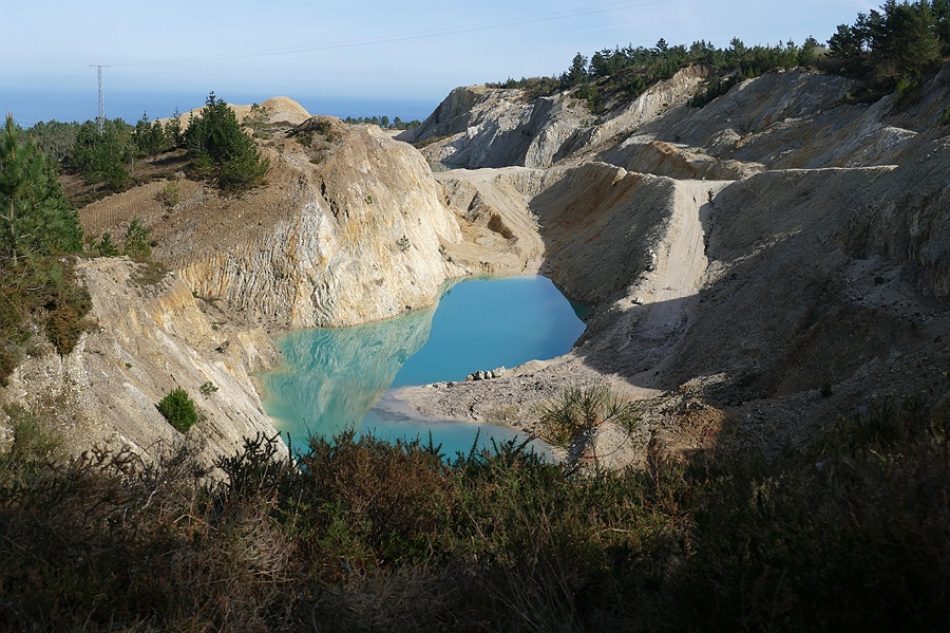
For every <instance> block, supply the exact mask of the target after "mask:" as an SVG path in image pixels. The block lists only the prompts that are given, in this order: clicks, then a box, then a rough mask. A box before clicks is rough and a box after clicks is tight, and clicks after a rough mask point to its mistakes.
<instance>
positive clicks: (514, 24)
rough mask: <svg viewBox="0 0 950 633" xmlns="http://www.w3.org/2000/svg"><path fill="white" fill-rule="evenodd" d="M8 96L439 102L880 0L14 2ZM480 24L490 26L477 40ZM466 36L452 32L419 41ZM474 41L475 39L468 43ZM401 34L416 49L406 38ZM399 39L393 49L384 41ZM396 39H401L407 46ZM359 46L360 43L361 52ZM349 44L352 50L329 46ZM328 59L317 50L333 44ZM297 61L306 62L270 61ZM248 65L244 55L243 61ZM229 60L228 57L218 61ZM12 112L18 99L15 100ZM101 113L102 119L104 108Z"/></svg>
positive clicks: (848, 16)
mask: <svg viewBox="0 0 950 633" xmlns="http://www.w3.org/2000/svg"><path fill="white" fill-rule="evenodd" d="M3 4H4V5H5V6H3V7H2V8H0V35H2V37H0V59H3V60H4V62H5V63H4V64H3V65H2V66H0V107H3V106H4V105H5V103H4V101H5V99H4V94H5V93H8V94H13V93H17V92H24V91H27V92H42V93H49V92H50V91H63V92H66V91H81V92H86V91H88V90H92V91H94V90H95V71H94V70H93V69H91V68H88V67H87V65H88V64H95V63H103V64H113V67H112V68H109V69H107V70H106V87H107V96H108V91H111V92H113V93H124V94H131V93H142V94H147V93H169V92H174V93H176V94H186V93H188V94H190V93H191V92H195V93H196V94H198V95H201V94H205V93H207V91H208V90H210V89H214V90H216V91H217V92H218V93H219V94H222V95H225V96H227V95H228V94H240V95H248V94H253V95H258V94H259V95H269V94H285V95H288V96H292V97H301V98H303V97H314V96H321V97H336V98H359V99H379V100H380V101H387V100H389V101H392V100H396V101H398V100H415V101H420V102H421V101H432V102H433V105H434V103H435V102H437V101H438V100H439V99H440V98H441V97H442V96H444V94H445V93H447V92H448V91H449V90H450V89H451V88H453V87H455V86H458V85H463V84H471V83H479V82H484V81H491V80H500V79H505V78H506V77H508V76H509V75H510V76H514V77H521V76H532V75H549V74H552V73H557V72H560V71H561V70H563V69H564V68H566V66H567V65H568V63H569V62H570V59H571V57H572V56H573V54H574V53H575V52H576V51H583V52H584V53H585V54H590V53H591V52H592V51H594V50H596V49H599V48H604V47H612V46H613V45H614V44H621V45H623V44H627V43H633V44H635V45H639V44H642V45H645V46H651V45H653V44H654V43H655V42H656V40H657V39H658V38H660V37H664V38H666V39H667V41H669V42H670V43H681V42H683V43H689V42H692V41H693V40H696V39H701V38H704V39H707V40H712V41H713V42H714V43H716V44H719V45H725V44H726V43H727V42H728V41H729V39H730V38H731V37H732V36H733V35H738V36H739V37H741V38H742V39H744V40H745V41H746V42H747V43H750V44H751V43H758V42H776V41H779V40H786V39H789V38H791V39H794V40H796V41H801V40H802V39H803V38H805V37H806V36H808V35H814V36H815V37H817V38H818V39H820V40H825V39H827V37H828V36H829V35H830V34H831V33H832V32H833V31H834V28H835V26H836V25H837V24H840V23H842V22H851V21H853V19H854V17H855V15H856V14H857V12H858V11H861V10H867V9H868V8H872V7H873V6H875V4H876V3H873V2H866V1H864V0H795V1H788V0H782V1H778V0H772V1H770V0H735V1H731V2H726V1H721V0H720V1H716V0H654V1H653V2H651V1H650V0H640V2H636V1H633V2H626V3H624V2H622V1H617V0H602V1H595V2H578V1H573V0H545V1H543V2H542V1H538V0H530V1H524V2H511V1H503V0H483V1H482V2H478V3H474V2H472V3H461V2H446V1H445V0H409V1H403V2H399V3H394V2H381V1H362V0H353V1H351V2H343V3H330V2H318V1H312V0H270V1H268V2H262V1H254V0H227V1H225V0H160V1H152V2H148V3H144V2H138V1H135V0H92V1H88V2H77V1H76V0H4V3H3ZM475 29H478V30H475ZM443 31H455V32H454V33H451V34H448V35H443V36H437V37H415V36H416V35H422V34H428V33H433V32H443ZM460 31H467V32H460ZM397 38H404V39H401V40H397ZM384 40H389V41H384ZM394 40H396V41H394ZM355 41H362V42H366V43H364V44H362V45H360V46H347V44H352V43H353V42H355ZM334 44H344V46H342V47H339V48H327V47H328V46H330V45H334ZM321 47H322V48H323V49H322V50H307V49H319V48H321ZM287 50H295V51H297V52H294V53H292V54H275V55H258V54H259V53H270V52H280V51H287ZM238 56H242V57H240V58H236V57H238ZM211 58H214V59H211ZM7 101H9V100H7ZM93 114H94V113H93Z"/></svg>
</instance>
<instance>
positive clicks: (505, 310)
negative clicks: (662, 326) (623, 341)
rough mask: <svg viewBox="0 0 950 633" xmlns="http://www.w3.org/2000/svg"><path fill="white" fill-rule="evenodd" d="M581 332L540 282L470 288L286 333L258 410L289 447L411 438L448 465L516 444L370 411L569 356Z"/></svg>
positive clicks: (506, 435)
mask: <svg viewBox="0 0 950 633" xmlns="http://www.w3.org/2000/svg"><path fill="white" fill-rule="evenodd" d="M583 331H584V323H583V321H581V319H580V318H578V316H577V311H576V310H575V307H574V306H572V305H571V303H570V302H568V300H567V299H565V298H564V296H563V295H562V294H561V293H560V291H559V290H558V289H557V288H556V287H555V286H554V284H552V283H551V282H550V281H549V280H548V279H546V278H544V277H520V278H514V279H476V280H468V281H463V282H461V283H458V284H456V285H454V286H452V287H451V288H449V289H448V290H446V291H445V292H444V293H443V295H442V298H441V300H440V301H439V304H438V306H437V307H436V308H435V309H434V310H428V311H423V312H414V313H411V314H407V315H404V316H401V317H398V318H395V319H391V320H388V321H383V322H380V323H371V324H367V325H362V326H359V327H353V328H340V329H317V330H306V331H300V332H294V333H291V334H289V335H287V336H285V337H284V338H282V339H281V340H280V347H281V350H282V351H283V354H284V365H283V367H282V368H281V369H280V370H279V371H276V372H272V373H268V374H265V375H263V376H262V377H261V378H262V383H263V386H264V388H265V398H264V406H265V408H266V409H267V412H268V413H269V414H270V415H271V416H272V417H274V418H275V419H277V420H278V426H279V428H280V430H281V431H282V432H284V433H288V434H290V436H291V438H292V440H293V442H294V443H295V444H296V445H297V446H301V445H303V444H304V443H305V441H306V438H307V437H309V436H311V435H318V436H322V437H326V438H332V437H333V436H336V435H338V434H339V433H340V432H342V431H344V430H347V429H353V430H354V431H356V433H357V435H362V434H372V435H374V436H376V437H379V438H381V439H385V440H387V441H395V440H397V439H407V440H412V439H416V438H420V439H422V440H423V441H428V439H429V438H430V436H431V438H432V441H433V442H434V443H435V444H437V445H441V446H442V450H443V453H444V454H445V455H447V456H453V455H454V454H455V453H456V452H458V451H467V450H469V449H470V448H471V447H472V444H473V442H474V441H475V439H476V435H478V443H479V445H480V446H485V445H488V444H489V443H490V442H491V440H492V439H494V440H496V441H504V440H507V439H510V438H512V437H514V436H515V433H514V432H513V431H512V430H511V429H506V428H501V427H497V426H492V425H479V424H471V423H458V422H447V421H433V420H426V421H423V420H413V419H408V418H400V417H395V418H394V417H393V416H392V415H391V414H388V413H383V412H382V411H380V410H376V409H374V408H373V407H374V405H375V404H376V403H377V402H378V401H379V399H380V398H381V397H382V396H383V394H385V392H386V391H387V390H388V389H389V388H391V387H401V386H408V385H422V384H428V383H432V382H441V381H448V380H456V381H460V380H464V379H465V376H466V375H468V374H469V373H471V372H473V371H477V370H491V369H495V368H497V367H500V366H505V367H513V366H515V365H519V364H521V363H524V362H526V361H528V360H533V359H548V358H553V357H555V356H559V355H561V354H564V353H566V352H568V351H570V349H571V347H572V345H573V344H574V342H575V341H576V340H577V339H578V337H579V336H580V335H581V333H582V332H583Z"/></svg>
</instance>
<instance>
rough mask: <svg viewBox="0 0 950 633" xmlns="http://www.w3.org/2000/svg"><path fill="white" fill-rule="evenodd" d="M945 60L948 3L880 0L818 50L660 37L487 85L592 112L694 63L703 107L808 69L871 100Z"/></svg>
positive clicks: (809, 42)
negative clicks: (845, 79)
mask: <svg viewBox="0 0 950 633" xmlns="http://www.w3.org/2000/svg"><path fill="white" fill-rule="evenodd" d="M947 56H950V0H917V1H915V2H906V1H905V2H897V0H888V1H887V2H886V3H885V4H884V5H882V6H881V8H880V9H879V10H873V11H870V12H869V13H860V14H858V17H857V19H856V20H855V22H854V24H852V25H840V26H839V27H838V28H837V31H836V33H835V34H834V35H832V36H831V38H830V39H829V40H828V42H827V45H822V44H821V43H819V41H818V40H816V39H815V38H813V37H809V38H807V39H806V40H805V41H804V42H802V43H800V44H797V43H795V42H793V41H788V42H785V43H779V44H775V45H761V44H757V45H752V46H749V45H747V44H746V43H745V42H743V41H742V40H740V39H739V38H733V39H732V41H730V42H729V46H727V47H725V48H720V47H717V46H715V45H714V44H712V43H710V42H707V41H705V40H700V41H697V42H693V43H692V44H690V45H688V46H687V45H684V44H678V45H671V44H669V43H668V42H667V41H666V40H665V39H662V38H661V39H660V40H659V41H658V42H657V43H656V45H655V46H653V47H652V48H648V47H644V46H632V45H630V46H625V47H619V46H618V47H615V48H613V49H610V48H605V49H603V50H599V51H596V52H594V53H593V54H592V55H590V57H588V56H585V55H584V54H582V53H578V54H577V55H576V56H575V57H574V59H573V60H572V61H571V65H570V67H569V68H568V69H567V70H566V71H564V72H563V73H561V75H559V76H555V77H546V78H544V77H542V78H523V79H520V80H515V79H508V80H507V81H505V82H500V83H493V84H488V85H489V87H498V88H525V89H527V90H528V91H529V92H530V93H531V94H532V95H535V96H540V95H550V94H554V93H555V92H558V91H563V90H575V91H576V95H577V96H578V97H580V98H582V99H585V100H586V101H587V102H588V104H589V105H590V108H591V110H592V111H594V112H603V111H604V110H605V109H606V108H608V107H609V106H610V105H614V104H616V103H618V102H621V103H622V102H626V101H630V100H632V99H634V98H636V97H637V96H639V95H640V94H642V93H643V92H644V90H646V89H647V88H648V87H650V86H651V85H653V84H655V83H657V82H659V81H662V80H665V79H669V78H670V77H672V76H673V75H674V74H675V73H676V72H677V71H679V70H682V69H683V68H686V67H688V66H691V65H694V64H698V65H702V66H705V67H706V68H709V69H710V70H712V71H713V72H714V79H713V80H712V81H711V83H710V86H709V87H708V88H707V89H705V90H704V91H703V92H702V93H700V94H698V95H697V96H696V99H695V100H694V102H693V103H694V105H695V106H697V107H699V106H702V105H705V104H706V103H708V102H709V101H711V100H712V99H714V98H716V97H717V96H720V95H722V94H725V93H726V92H728V90H729V89H730V88H731V87H732V86H734V85H736V84H738V83H740V82H741V81H743V80H744V79H750V78H753V77H758V76H759V75H762V74H763V73H766V72H769V71H771V70H775V69H779V68H784V69H789V68H793V67H806V68H815V69H818V70H822V71H825V72H828V73H833V74H842V75H847V76H850V77H856V78H859V79H861V80H862V81H863V82H865V86H866V94H865V95H864V98H866V99H867V98H877V97H880V96H882V95H883V94H886V93H889V92H891V91H892V90H894V89H895V88H900V89H901V90H914V89H918V88H919V86H920V78H921V76H922V75H923V74H926V73H927V72H930V71H932V70H934V68H935V67H936V64H938V63H939V62H940V60H941V59H943V58H945V57H947Z"/></svg>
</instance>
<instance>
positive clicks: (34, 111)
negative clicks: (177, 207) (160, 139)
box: [0, 88, 438, 127]
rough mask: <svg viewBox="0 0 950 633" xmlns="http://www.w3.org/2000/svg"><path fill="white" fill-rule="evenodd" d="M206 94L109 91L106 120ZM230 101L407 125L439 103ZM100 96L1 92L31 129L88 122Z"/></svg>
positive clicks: (198, 102)
mask: <svg viewBox="0 0 950 633" xmlns="http://www.w3.org/2000/svg"><path fill="white" fill-rule="evenodd" d="M206 96H207V95H205V94H197V93H189V94H167V93H155V94H149V93H109V92H107V93H106V95H105V109H106V116H107V117H108V118H110V119H114V118H116V117H121V118H123V119H125V120H126V121H128V122H130V123H134V122H135V121H137V120H138V119H139V117H141V116H142V113H143V112H147V113H148V116H149V118H150V119H157V118H161V117H166V116H169V115H171V114H172V113H173V112H174V111H175V109H176V108H177V109H178V110H179V112H187V111H188V110H191V109H193V108H197V107H200V106H202V105H204V100H205V97H206ZM218 96H219V97H221V98H222V99H224V100H225V101H227V102H229V103H240V104H250V103H260V102H261V101H263V100H265V99H267V98H268V97H273V96H287V97H291V98H293V99H295V100H297V101H298V102H300V104H301V105H303V107H305V108H306V109H307V110H308V111H310V112H312V113H313V114H329V115H333V116H338V117H341V118H342V117H347V116H352V117H360V116H383V115H386V116H388V117H389V118H390V119H393V118H395V117H397V116H398V117H399V118H401V119H403V120H404V121H411V120H413V119H419V120H423V119H425V118H426V117H427V116H429V115H430V114H431V113H432V111H433V110H434V109H435V107H436V106H437V105H438V100H437V99H433V100H421V99H416V100H413V99H406V100H397V99H389V100H382V99H379V100H377V99H372V98H340V97H318V96H306V95H292V94H288V95H269V94H267V95H260V94H258V95H249V94H227V93H220V94H219V95H218ZM97 107H98V106H97V95H96V92H95V91H94V90H93V91H90V92H56V91H47V92H43V91H22V92H15V91H9V90H7V89H5V88H0V114H2V115H5V114H6V113H8V112H12V113H13V116H14V118H15V119H16V121H17V123H19V124H20V125H22V126H24V127H29V126H31V125H33V124H35V123H37V122H38V121H48V120H50V119H56V120H58V121H88V120H92V119H95V118H96V109H97Z"/></svg>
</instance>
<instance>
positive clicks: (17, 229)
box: [0, 116, 82, 267]
mask: <svg viewBox="0 0 950 633" xmlns="http://www.w3.org/2000/svg"><path fill="white" fill-rule="evenodd" d="M80 248H82V229H81V228H80V225H79V218H78V217H77V216H76V212H75V211H74V210H73V209H72V208H71V207H70V205H69V202H67V200H66V196H65V194H64V193H63V188H62V186H61V185H60V184H59V181H58V180H57V179H56V172H55V169H54V167H53V165H52V163H51V162H50V161H49V160H48V159H47V158H46V156H45V155H43V153H42V152H40V151H39V150H38V149H37V148H36V145H35V144H34V143H32V142H31V141H28V140H24V139H22V138H21V133H20V130H19V129H18V128H17V126H16V125H15V124H14V122H13V117H9V116H8V117H7V120H6V125H5V127H4V129H3V132H2V133H0V267H2V266H4V265H6V264H8V263H9V264H12V265H13V266H16V265H17V263H18V260H19V259H20V258H22V257H24V256H28V255H50V254H57V253H63V252H71V251H77V250H79V249H80Z"/></svg>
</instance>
